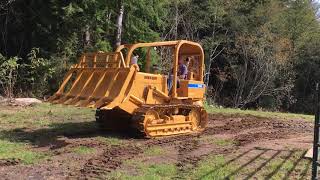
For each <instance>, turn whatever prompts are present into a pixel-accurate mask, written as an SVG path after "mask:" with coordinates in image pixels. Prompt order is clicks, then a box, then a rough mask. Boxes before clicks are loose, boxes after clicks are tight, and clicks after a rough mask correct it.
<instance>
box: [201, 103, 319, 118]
mask: <svg viewBox="0 0 320 180" xmlns="http://www.w3.org/2000/svg"><path fill="white" fill-rule="evenodd" d="M205 107H206V110H207V111H208V113H215V114H222V115H237V116H242V117H243V116H244V117H245V116H248V115H249V116H256V117H263V118H272V119H273V118H278V119H283V120H286V119H303V120H310V121H312V120H314V115H306V114H295V113H285V112H269V111H259V110H242V109H233V108H220V107H218V106H209V105H206V106H205Z"/></svg>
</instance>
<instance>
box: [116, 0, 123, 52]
mask: <svg viewBox="0 0 320 180" xmlns="http://www.w3.org/2000/svg"><path fill="white" fill-rule="evenodd" d="M119 7H120V9H119V15H118V18H117V34H116V47H118V46H120V45H121V34H122V19H123V13H124V5H123V2H122V1H119Z"/></svg>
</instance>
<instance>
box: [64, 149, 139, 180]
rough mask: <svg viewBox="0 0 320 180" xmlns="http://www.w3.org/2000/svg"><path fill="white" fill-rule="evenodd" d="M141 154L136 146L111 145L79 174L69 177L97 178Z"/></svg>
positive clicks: (87, 163)
mask: <svg viewBox="0 0 320 180" xmlns="http://www.w3.org/2000/svg"><path fill="white" fill-rule="evenodd" d="M141 152H142V149H141V148H140V147H137V146H132V145H127V146H121V145H112V146H110V147H108V148H107V149H106V150H104V152H103V153H102V154H101V155H98V156H96V157H94V158H91V159H89V160H88V161H87V162H86V164H85V165H84V167H83V168H82V169H81V170H80V172H79V173H77V174H70V177H71V178H75V179H94V178H99V177H101V175H105V174H107V173H110V172H111V171H113V170H116V169H117V168H118V167H119V166H121V164H122V163H123V161H124V160H128V159H132V158H133V157H135V156H136V155H137V154H139V153H141Z"/></svg>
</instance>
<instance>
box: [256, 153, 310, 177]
mask: <svg viewBox="0 0 320 180" xmlns="http://www.w3.org/2000/svg"><path fill="white" fill-rule="evenodd" d="M304 153H305V152H304V151H297V152H295V153H294V154H293V156H292V157H290V158H285V157H278V158H276V159H273V160H272V161H271V162H270V163H268V164H267V165H266V166H265V167H264V168H263V170H262V173H261V175H260V176H261V177H266V176H268V175H270V174H271V173H273V174H272V176H271V177H270V179H275V180H280V179H286V178H288V177H286V175H288V172H290V171H294V172H299V173H298V174H296V175H295V176H296V177H299V176H300V178H301V179H305V178H306V176H307V175H306V174H303V171H305V170H307V171H306V173H307V172H309V171H311V160H309V159H305V158H303V159H301V158H302V156H303V155H304ZM309 173H310V172H309ZM291 174H295V173H291ZM307 177H308V176H307Z"/></svg>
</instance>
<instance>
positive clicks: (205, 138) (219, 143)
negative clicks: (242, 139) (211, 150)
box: [201, 136, 236, 146]
mask: <svg viewBox="0 0 320 180" xmlns="http://www.w3.org/2000/svg"><path fill="white" fill-rule="evenodd" d="M201 140H202V141H204V142H207V143H210V144H214V145H217V146H230V145H233V144H236V142H235V141H234V140H232V139H221V138H216V137H212V136H202V137H201Z"/></svg>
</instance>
